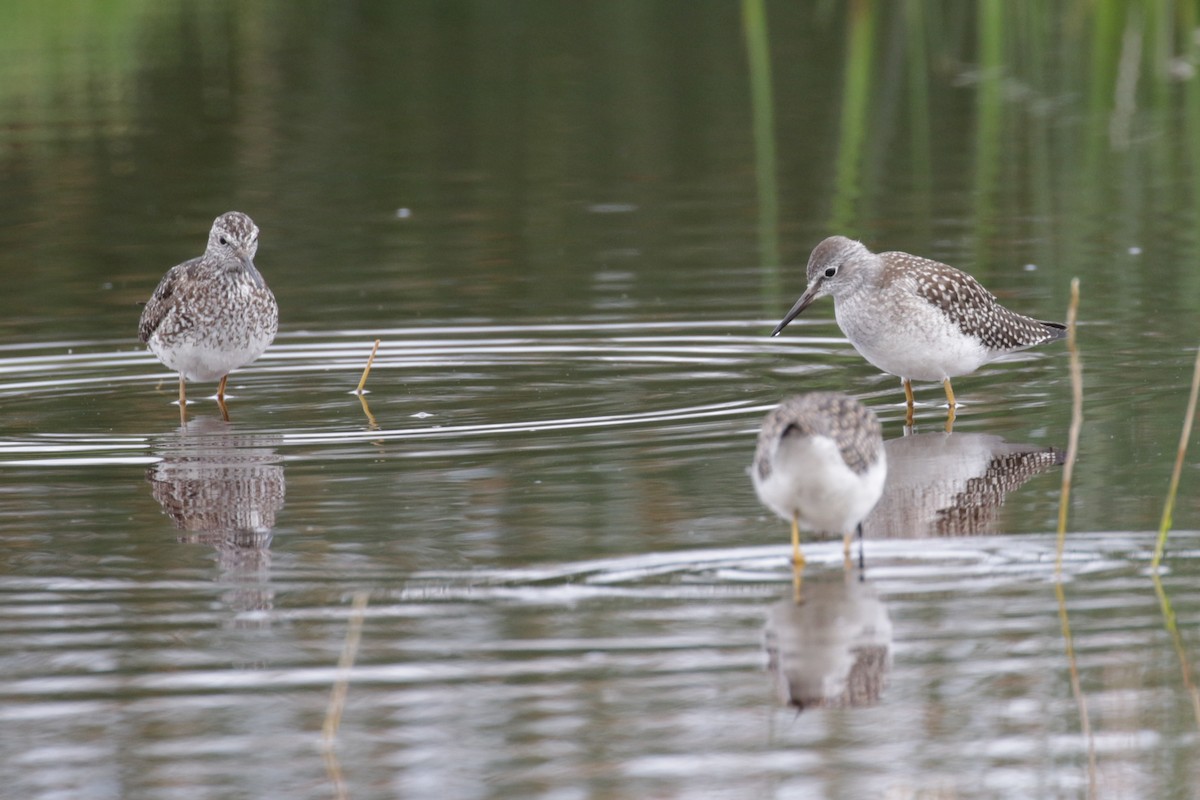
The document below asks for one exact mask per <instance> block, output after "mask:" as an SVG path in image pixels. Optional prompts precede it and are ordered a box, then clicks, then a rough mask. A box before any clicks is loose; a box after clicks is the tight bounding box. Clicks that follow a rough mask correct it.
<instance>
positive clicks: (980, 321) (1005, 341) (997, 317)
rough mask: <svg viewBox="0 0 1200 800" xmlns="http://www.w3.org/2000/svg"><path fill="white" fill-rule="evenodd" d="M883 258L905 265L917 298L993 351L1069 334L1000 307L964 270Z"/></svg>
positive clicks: (898, 256) (895, 255)
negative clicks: (932, 306)
mask: <svg viewBox="0 0 1200 800" xmlns="http://www.w3.org/2000/svg"><path fill="white" fill-rule="evenodd" d="M883 256H884V257H886V258H887V259H888V260H889V261H891V262H892V263H895V264H901V263H902V264H903V265H904V266H905V267H906V268H907V276H908V277H909V278H911V279H912V280H913V290H914V291H915V292H916V293H917V295H919V296H920V297H921V298H923V299H924V300H926V301H927V302H929V303H930V304H932V305H935V306H937V307H938V308H940V309H941V310H942V311H943V313H945V314H946V316H947V317H949V318H950V321H951V322H953V323H954V324H955V325H957V326H958V328H959V330H961V331H962V332H963V333H965V334H967V335H968V336H977V337H978V338H979V339H980V341H982V342H983V346H984V347H987V348H988V349H990V350H996V351H1009V350H1021V349H1023V348H1026V347H1032V346H1033V345H1035V344H1041V343H1042V342H1048V341H1050V340H1052V339H1061V338H1062V337H1063V336H1065V335H1066V326H1064V325H1060V324H1059V323H1057V322H1041V321H1039V320H1036V319H1033V318H1032V317H1027V316H1025V315H1023V314H1018V313H1017V312H1015V311H1012V310H1010V309H1007V308H1005V307H1004V306H1002V305H1000V302H999V301H998V300H996V297H995V295H993V294H992V293H991V292H989V291H988V290H987V289H985V288H983V286H982V285H981V284H980V283H979V281H977V280H975V279H974V278H972V277H971V276H970V275H968V274H967V273H965V272H963V271H962V270H958V269H955V268H954V267H951V266H949V265H948V264H943V263H941V262H940V261H933V260H931V259H928V258H921V257H920V256H914V255H911V254H909V253H902V252H892V253H885V254H883Z"/></svg>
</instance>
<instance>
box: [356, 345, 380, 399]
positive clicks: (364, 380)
mask: <svg viewBox="0 0 1200 800" xmlns="http://www.w3.org/2000/svg"><path fill="white" fill-rule="evenodd" d="M378 352H379V340H378V339H376V340H375V346H374V347H372V348H371V355H370V356H368V357H367V366H366V367H365V368H364V369H363V374H362V377H361V378H359V380H358V388H357V389H355V390H354V393H355V394H357V395H362V393H363V387H364V386H366V385H367V376H368V375H370V374H371V365H372V364H374V363H375V354H376V353H378Z"/></svg>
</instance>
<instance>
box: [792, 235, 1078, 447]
mask: <svg viewBox="0 0 1200 800" xmlns="http://www.w3.org/2000/svg"><path fill="white" fill-rule="evenodd" d="M825 295H831V296H832V297H833V306H834V316H835V317H836V318H837V323H838V327H840V328H841V329H842V333H844V334H846V338H847V339H849V340H850V343H851V344H852V345H854V349H855V350H857V351H858V352H859V354H860V355H862V357H863V358H865V359H866V360H867V361H870V362H871V363H872V364H874V365H875V366H876V367H878V368H879V369H881V370H883V371H884V372H887V373H890V374H892V375H895V376H897V377H899V378H900V379H901V380H902V381H903V382H904V395H905V398H906V399H907V401H908V423H909V424H912V413H913V394H912V382H913V381H914V380H917V381H941V382H942V385H943V386H944V387H945V389H946V400H947V402H948V403H949V404H950V413H951V418H953V413H954V406H955V402H954V390H953V389H952V388H951V387H950V379H951V378H954V377H957V376H959V375H968V374H970V373H972V372H974V371H975V370H977V369H979V367H981V366H983V365H984V364H986V363H988V362H989V361H992V360H993V359H995V358H998V357H999V356H1002V355H1005V354H1006V353H1012V352H1015V351H1017V350H1024V349H1025V348H1027V347H1033V346H1034V345H1038V344H1042V343H1043V342H1049V341H1053V340H1055V339H1061V338H1063V337H1064V336H1066V326H1065V325H1062V324H1060V323H1057V322H1042V321H1040V320H1036V319H1033V318H1032V317H1026V316H1024V315H1022V314H1018V313H1017V312H1015V311H1010V310H1009V309H1007V308H1005V307H1004V306H1002V305H1000V302H999V301H998V300H997V299H996V298H995V296H993V295H992V293H991V292H989V291H988V290H987V289H985V288H983V286H981V285H980V284H979V282H978V281H977V280H975V279H974V278H972V277H971V276H970V275H968V274H967V273H965V272H963V271H962V270H958V269H955V268H954V267H951V266H949V265H947V264H942V263H941V262H938V261H932V260H930V259H928V258H921V257H920V256H914V255H911V254H909V253H901V252H891V253H872V252H871V251H870V250H868V249H867V248H866V246H865V245H863V244H862V242H856V241H854V240H853V239H847V238H846V237H845V236H831V237H829V238H828V239H826V240H824V241H823V242H821V243H820V244H819V245H817V246H816V248H815V249H814V250H813V251H812V255H811V256H809V259H808V288H807V289H805V290H804V294H802V295H800V299H799V300H797V301H796V304H795V305H794V306H792V309H791V310H790V311H788V313H787V315H786V316H784V318H783V321H781V322H780V323H779V325H778V326H776V328H775V330H774V331H773V332H772V333H771V335H772V336H778V335H779V333H780V331H782V330H783V329H784V327H785V326H786V325H787V324H788V323H789V322H791V321H792V320H793V319H795V318H796V317H797V316H798V315H799V314H800V312H802V311H803V310H804V309H806V308H808V306H809V304H810V303H812V302H813V301H814V300H816V299H817V298H818V297H824V296H825Z"/></svg>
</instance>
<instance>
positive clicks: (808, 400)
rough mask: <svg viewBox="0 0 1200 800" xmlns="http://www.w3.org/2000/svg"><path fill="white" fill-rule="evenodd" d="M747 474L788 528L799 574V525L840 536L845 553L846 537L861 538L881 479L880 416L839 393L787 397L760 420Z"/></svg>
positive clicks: (883, 473)
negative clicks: (851, 534) (862, 524)
mask: <svg viewBox="0 0 1200 800" xmlns="http://www.w3.org/2000/svg"><path fill="white" fill-rule="evenodd" d="M750 475H751V478H752V479H753V481H754V490H755V492H757V494H758V497H759V499H760V500H762V502H763V505H765V506H767V507H768V508H769V509H771V510H772V511H774V512H775V513H776V514H778V515H779V516H781V517H783V518H784V519H786V520H790V521H791V523H792V561H793V563H794V565H795V566H796V569H797V570H799V569H801V568H802V567H803V566H804V555H803V554H802V553H801V552H800V526H801V525H803V526H804V527H805V528H807V529H811V530H816V531H821V532H825V533H841V534H842V535H843V537H844V539H843V546H844V548H845V551H846V553H847V555H848V553H849V548H850V533H851V532H852V531H854V530H855V529H858V530H859V532H860V533H861V530H862V529H861V528H860V527H859V526H860V524H861V523H862V520H863V518H864V517H866V516H867V514H868V513H869V512H870V511H871V508H872V507H873V506H874V505H875V502H876V501H877V500H878V499H879V495H880V494H881V493H882V492H883V482H884V478H885V477H886V476H887V457H886V456H885V454H884V449H883V429H882V427H881V426H880V424H879V418H878V417H876V416H875V414H874V412H872V411H871V410H870V409H869V408H867V407H866V406H864V405H863V404H862V403H860V402H858V401H857V400H855V399H854V398H852V397H847V396H846V395H844V394H838V393H835V392H811V393H809V394H804V395H798V396H795V397H789V398H788V399H786V400H784V401H783V402H782V403H780V404H779V406H778V407H777V408H775V409H774V410H772V411H771V412H770V413H769V414H767V416H766V419H765V420H763V424H762V429H761V430H760V431H759V434H758V447H757V449H756V450H755V452H754V463H753V464H752V465H751V467H750Z"/></svg>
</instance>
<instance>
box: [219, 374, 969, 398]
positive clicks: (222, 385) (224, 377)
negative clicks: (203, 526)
mask: <svg viewBox="0 0 1200 800" xmlns="http://www.w3.org/2000/svg"><path fill="white" fill-rule="evenodd" d="M227 380H229V376H228V375H222V376H221V382H220V383H218V384H217V402H218V403H222V404H223V403H224V402H225V381H227ZM950 405H954V404H953V403H951V404H950Z"/></svg>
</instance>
